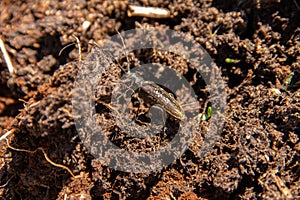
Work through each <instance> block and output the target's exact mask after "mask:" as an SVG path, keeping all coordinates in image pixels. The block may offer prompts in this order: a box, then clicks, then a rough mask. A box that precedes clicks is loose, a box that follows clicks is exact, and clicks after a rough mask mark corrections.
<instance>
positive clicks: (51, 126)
mask: <svg viewBox="0 0 300 200" xmlns="http://www.w3.org/2000/svg"><path fill="white" fill-rule="evenodd" d="M225 2H227V3H225ZM257 2H259V1H257ZM297 2H298V4H297ZM129 5H142V6H153V7H162V8H167V9H169V10H170V12H171V16H170V17H169V18H166V19H151V18H143V17H131V18H130V17H128V16H127V10H128V6H129ZM299 5H300V4H299V1H297V0H282V1H281V2H280V3H278V1H271V0H261V1H260V3H259V4H258V3H255V1H254V2H253V1H250V0H241V1H237V0H231V1H220V0H216V1H211V0H204V1H200V2H198V1H196V0H194V1H193V0H186V1H181V0H180V1H162V0H158V1H146V0H139V1H129V2H128V1H110V0H101V1H100V0H99V1H97V0H95V1H88V2H86V1H83V0H74V1H52V0H51V1H50V0H45V1H34V0H28V1H27V2H23V1H10V0H3V1H1V3H0V14H1V15H0V24H1V25H0V32H1V38H2V40H3V41H4V42H5V45H6V49H7V51H8V53H9V55H10V57H11V60H12V63H13V66H14V68H15V71H16V73H15V74H10V73H9V72H8V69H7V67H6V63H5V61H4V58H3V56H2V55H1V56H0V69H1V74H0V87H1V90H0V134H1V135H3V134H5V133H6V132H7V131H9V130H14V133H13V134H11V135H10V136H9V137H7V138H8V139H9V144H8V143H6V140H5V139H3V140H2V141H0V142H1V147H0V154H1V160H0V167H1V171H0V185H1V187H0V194H1V197H2V199H119V198H122V199H125V198H127V199H146V198H148V199H262V198H263V199H265V198H267V199H300V189H299V188H300V165H299V160H300V159H299V157H300V141H299V137H300V134H299V133H300V90H299V88H300V26H299V25H300V22H299V19H300V9H299ZM84 21H89V22H91V26H90V27H89V29H87V30H84V29H83V27H82V24H83V22H84ZM139 24H141V25H142V26H145V25H149V26H156V27H167V28H170V29H173V30H177V31H182V32H188V33H190V34H192V35H193V36H194V38H195V40H196V41H197V42H199V43H200V44H201V45H202V46H203V47H204V48H205V49H206V50H207V51H208V53H209V54H210V56H211V57H212V58H213V60H214V62H215V63H216V64H217V66H218V67H219V68H220V69H221V71H222V76H223V79H224V81H225V82H226V84H227V86H226V93H227V107H226V110H227V114H226V116H225V118H226V121H225V124H224V127H223V131H222V134H221V138H220V140H219V141H218V142H217V143H216V145H215V146H214V148H213V149H212V150H211V151H210V152H209V154H208V155H206V156H205V157H199V155H198V153H197V152H198V151H197V150H198V148H199V146H201V132H199V133H197V135H198V136H199V137H196V140H195V141H194V144H193V145H192V147H191V148H190V149H189V150H187V151H186V152H185V153H184V155H183V156H182V157H181V159H178V160H176V161H174V162H173V163H172V164H171V165H170V166H168V167H167V168H164V169H163V170H162V171H161V172H155V173H152V174H150V175H146V174H129V173H125V172H119V171H116V170H113V169H111V168H109V167H106V166H103V165H101V164H100V163H99V162H98V160H97V159H95V158H94V157H93V156H92V155H91V154H90V153H89V152H88V150H87V149H86V147H85V146H84V145H83V144H82V143H81V142H80V138H79V137H78V134H77V131H76V128H75V125H74V120H73V116H72V103H71V97H72V88H73V83H74V80H75V78H76V74H77V70H78V67H80V62H79V61H78V58H79V55H78V49H76V46H75V45H73V46H70V47H68V48H66V49H65V50H64V51H63V52H62V54H61V55H59V52H60V50H61V49H62V48H63V47H65V46H66V45H68V44H71V43H72V42H74V41H75V39H74V38H73V37H72V34H75V35H76V36H78V38H79V39H80V41H81V43H82V51H83V52H82V57H83V59H85V58H86V57H87V55H88V53H89V51H90V46H91V45H89V42H90V41H96V42H98V43H99V42H101V40H103V39H104V38H106V37H108V36H111V35H114V34H116V30H118V31H120V32H122V31H125V30H129V29H133V28H136V27H137V26H139ZM128 45H130V44H128ZM146 55H148V54H146ZM132 56H135V58H134V59H133V58H132V60H133V61H132V62H136V63H138V60H137V59H147V56H145V55H144V58H142V57H139V55H132ZM150 57H151V59H152V60H156V61H159V62H161V63H164V62H166V61H168V60H172V59H174V57H172V56H171V55H165V57H159V54H158V53H157V54H155V52H152V53H151V52H150ZM226 58H232V59H235V60H238V62H225V59H226ZM149 59H150V58H149ZM151 59H150V60H151ZM176 63H178V62H171V63H167V64H169V65H171V67H172V68H174V69H176V70H177V71H178V72H180V73H183V74H189V71H190V67H189V66H188V65H186V64H184V62H179V63H181V64H176ZM114 69H115V71H113V72H112V73H111V74H112V78H111V80H112V82H114V81H117V80H118V75H119V74H120V73H121V71H120V70H117V69H118V68H116V67H115V68H114ZM186 76H188V75H186ZM114 79H115V80H114ZM103 84H107V83H105V82H103ZM107 96H109V94H107ZM97 98H98V100H99V99H101V98H102V97H97ZM102 100H103V101H106V100H107V99H105V98H104V97H103V99H101V101H100V100H99V101H98V103H99V105H98V107H97V111H98V112H99V113H100V114H99V122H101V123H102V124H104V125H105V126H107V130H108V131H112V130H114V129H113V127H114V124H113V122H111V121H110V119H109V117H108V115H109V111H108V108H107V105H106V106H105V105H104V104H101V102H102ZM170 123H173V122H172V121H171V122H170ZM208 123H209V120H207V121H203V123H201V126H200V129H201V130H202V131H205V129H206V128H207V124H208ZM114 131H115V132H117V133H113V134H116V136H117V137H116V139H115V140H116V141H115V142H117V143H120V146H122V142H123V143H124V142H125V141H123V139H122V138H123V137H122V135H120V134H119V135H118V130H114ZM110 134H112V132H110ZM158 139H160V138H158ZM197 139H199V140H197ZM137 143H138V142H137ZM124 144H127V143H126V142H125V143H124ZM13 148H15V149H13ZM130 148H131V150H135V149H134V146H131V147H130ZM24 150H26V151H24ZM43 151H44V153H45V154H44V153H43ZM45 155H46V156H48V157H49V158H50V160H51V161H53V162H54V163H57V164H61V165H64V166H67V167H68V168H69V169H70V172H72V173H74V174H75V175H76V177H74V176H72V174H70V173H69V172H68V170H66V168H62V167H59V166H55V164H53V163H51V162H49V160H47V159H46V158H45Z"/></svg>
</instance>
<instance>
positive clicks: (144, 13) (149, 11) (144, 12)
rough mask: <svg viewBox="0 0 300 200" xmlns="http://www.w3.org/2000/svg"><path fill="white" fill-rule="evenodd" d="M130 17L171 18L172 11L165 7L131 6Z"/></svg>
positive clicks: (128, 13)
mask: <svg viewBox="0 0 300 200" xmlns="http://www.w3.org/2000/svg"><path fill="white" fill-rule="evenodd" d="M127 15H128V17H149V18H158V19H160V18H169V17H170V11H169V10H167V9H165V8H155V7H142V6H129V9H128V12H127Z"/></svg>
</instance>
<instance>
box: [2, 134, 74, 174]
mask: <svg viewBox="0 0 300 200" xmlns="http://www.w3.org/2000/svg"><path fill="white" fill-rule="evenodd" d="M6 143H7V146H8V147H9V148H10V149H12V150H15V151H22V152H27V153H35V152H37V150H41V151H42V152H43V154H44V157H45V159H46V160H47V161H48V162H49V163H50V164H51V165H53V166H55V167H60V168H63V169H65V170H67V171H68V172H69V173H70V174H71V176H73V178H79V177H80V175H77V176H75V175H74V174H73V172H72V171H71V170H70V169H69V168H68V167H67V166H64V165H61V164H58V163H55V162H53V161H52V160H51V159H50V158H49V157H48V155H47V154H46V152H45V150H44V149H43V148H42V147H39V148H37V149H36V150H34V151H30V150H26V149H18V148H15V147H12V146H10V144H9V142H8V140H7V139H6Z"/></svg>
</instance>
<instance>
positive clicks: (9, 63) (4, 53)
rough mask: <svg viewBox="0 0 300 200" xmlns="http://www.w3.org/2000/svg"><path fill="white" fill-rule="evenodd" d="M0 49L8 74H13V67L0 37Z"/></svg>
mask: <svg viewBox="0 0 300 200" xmlns="http://www.w3.org/2000/svg"><path fill="white" fill-rule="evenodd" d="M0 48H1V51H2V54H3V57H4V60H5V62H6V65H7V68H8V71H9V73H11V74H13V73H14V72H15V70H14V67H13V65H12V63H11V60H10V58H9V55H8V53H7V51H6V48H5V45H4V42H3V40H2V39H1V37H0Z"/></svg>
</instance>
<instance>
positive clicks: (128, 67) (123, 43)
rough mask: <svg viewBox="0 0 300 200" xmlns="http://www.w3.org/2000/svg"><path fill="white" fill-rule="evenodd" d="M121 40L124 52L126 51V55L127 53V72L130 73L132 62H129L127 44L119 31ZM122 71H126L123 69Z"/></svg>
mask: <svg viewBox="0 0 300 200" xmlns="http://www.w3.org/2000/svg"><path fill="white" fill-rule="evenodd" d="M117 33H118V35H119V37H120V39H121V42H122V45H123V50H124V53H125V56H126V60H127V63H128V64H127V72H128V73H130V62H129V58H128V54H127V50H126V45H125V42H124V39H123V37H122V35H121V33H120V32H119V31H117ZM122 70H123V71H124V69H123V68H122Z"/></svg>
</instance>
